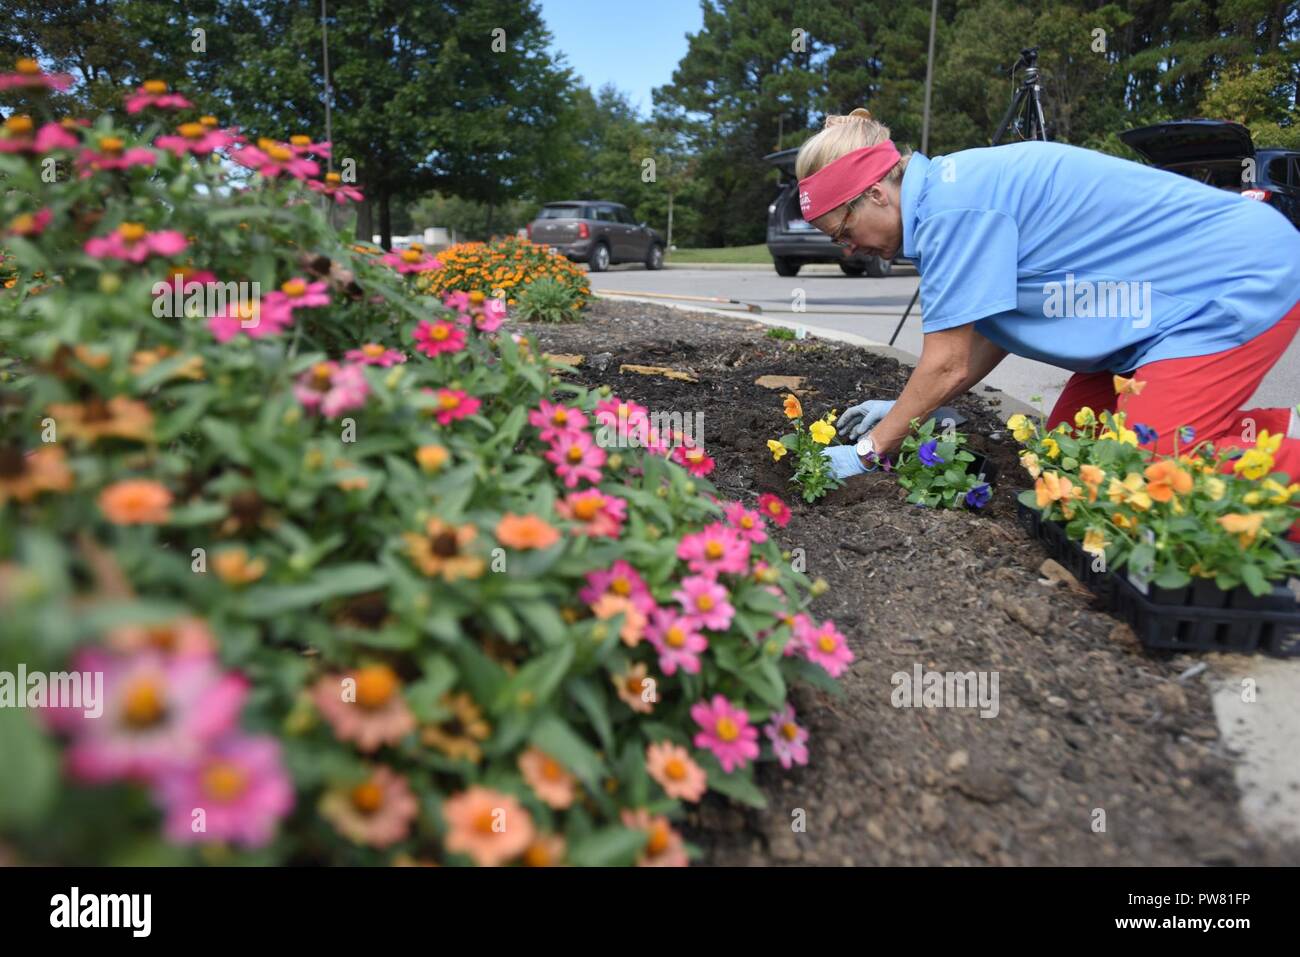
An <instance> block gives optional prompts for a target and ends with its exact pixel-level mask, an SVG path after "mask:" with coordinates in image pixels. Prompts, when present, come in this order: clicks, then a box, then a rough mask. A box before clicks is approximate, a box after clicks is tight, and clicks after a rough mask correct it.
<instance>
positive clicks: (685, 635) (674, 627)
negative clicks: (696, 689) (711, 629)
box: [646, 608, 709, 675]
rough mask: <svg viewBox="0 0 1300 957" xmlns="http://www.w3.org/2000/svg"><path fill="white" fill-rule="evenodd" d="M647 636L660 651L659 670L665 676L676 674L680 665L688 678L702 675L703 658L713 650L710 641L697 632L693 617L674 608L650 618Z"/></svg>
mask: <svg viewBox="0 0 1300 957" xmlns="http://www.w3.org/2000/svg"><path fill="white" fill-rule="evenodd" d="M646 637H647V638H649V639H650V644H652V645H654V646H655V650H656V651H658V652H659V667H660V669H661V670H662V671H663V673H664V674H666V675H672V674H675V673H676V672H677V668H678V666H680V667H681V669H682V670H683V671H685V672H686V673H687V674H688V675H697V674H699V673H700V655H701V654H702V653H703V652H704V651H705V650H706V649H707V648H708V647H709V641H708V639H707V638H705V637H704V636H703V635H701V634H700V633H699V632H698V631H697V630H696V626H695V622H694V621H693V620H692V619H691V618H688V617H687V616H685V615H679V614H678V613H677V612H675V611H673V610H672V609H671V608H659V609H656V610H655V612H654V614H653V615H651V616H650V630H649V631H648V632H647V633H646Z"/></svg>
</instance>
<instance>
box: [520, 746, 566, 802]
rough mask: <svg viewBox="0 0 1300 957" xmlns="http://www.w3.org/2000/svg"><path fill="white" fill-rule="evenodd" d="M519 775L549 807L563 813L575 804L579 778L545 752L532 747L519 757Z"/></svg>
mask: <svg viewBox="0 0 1300 957" xmlns="http://www.w3.org/2000/svg"><path fill="white" fill-rule="evenodd" d="M519 773H520V774H522V775H523V776H524V782H525V783H526V784H527V785H528V786H529V787H530V788H532V789H533V793H534V794H536V795H537V796H538V797H539V798H540V799H541V800H542V802H543V803H544V804H546V805H547V806H548V807H552V808H554V809H555V810H557V811H562V810H564V809H565V808H567V807H569V805H571V804H572V803H573V798H574V795H575V794H576V793H577V784H578V780H577V778H575V777H574V776H573V775H572V774H570V773H569V772H568V771H566V770H565V769H564V766H563V765H562V764H560V762H558V761H556V760H555V759H554V758H553V757H551V756H550V755H549V754H547V753H546V752H545V751H542V750H541V749H539V748H536V747H532V748H529V749H528V750H527V751H525V752H524V753H523V754H521V755H519Z"/></svg>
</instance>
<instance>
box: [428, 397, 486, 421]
mask: <svg viewBox="0 0 1300 957" xmlns="http://www.w3.org/2000/svg"><path fill="white" fill-rule="evenodd" d="M425 391H426V392H427V391H428V390H427V389H426V390H425ZM437 395H438V405H437V412H436V417H437V419H438V424H439V425H450V424H451V423H452V422H454V421H455V420H456V419H463V418H465V417H466V416H468V415H473V414H474V413H475V412H477V411H478V408H479V406H480V405H482V402H481V401H479V399H478V398H477V397H475V396H472V395H470V394H469V393H468V392H466V391H464V390H463V389H439V390H438V392H437Z"/></svg>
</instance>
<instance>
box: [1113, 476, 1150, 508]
mask: <svg viewBox="0 0 1300 957" xmlns="http://www.w3.org/2000/svg"><path fill="white" fill-rule="evenodd" d="M1106 495H1107V496H1108V497H1109V498H1110V500H1111V501H1112V502H1114V503H1116V504H1117V505H1118V504H1120V503H1121V502H1122V503H1123V504H1125V505H1132V506H1133V507H1134V508H1136V509H1138V510H1139V511H1142V512H1145V511H1146V510H1147V509H1149V508H1150V507H1151V496H1150V495H1148V494H1147V492H1146V483H1145V482H1144V481H1143V479H1142V476H1141V475H1139V474H1138V473H1137V472H1129V473H1128V475H1126V476H1125V477H1124V481H1122V482H1121V481H1120V480H1119V479H1115V478H1113V479H1111V480H1110V485H1109V486H1108V487H1107V489H1106Z"/></svg>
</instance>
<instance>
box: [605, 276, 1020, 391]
mask: <svg viewBox="0 0 1300 957" xmlns="http://www.w3.org/2000/svg"><path fill="white" fill-rule="evenodd" d="M595 296H596V298H601V296H600V294H599V293H595ZM609 299H610V300H613V301H618V300H623V301H626V302H642V303H645V304H646V305H650V306H667V307H668V308H669V309H676V310H677V311H678V312H704V313H710V314H712V315H715V316H726V317H728V318H731V319H748V320H749V321H750V322H756V323H759V324H760V325H764V326H780V327H781V328H784V329H794V330H798V329H799V328H800V327H801V326H802V327H803V328H804V329H805V330H807V332H808V333H809V334H810V335H813V336H816V337H817V338H819V339H829V340H832V341H835V342H843V343H845V344H846V345H850V346H859V347H861V348H863V349H866V350H867V351H868V352H872V353H875V354H876V355H880V356H886V357H887V358H890V359H894V360H896V361H898V362H900V363H902V364H903V365H905V366H911V367H913V368H915V367H916V363H917V361H918V360H919V357H918V356H916V355H914V354H912V353H910V352H905V351H904V350H902V349H897V348H895V347H893V346H890V345H886V344H885V343H883V342H877V341H876V340H875V339H868V338H867V337H866V336H859V335H856V334H854V333H852V332H839V331H836V330H834V329H822V328H819V327H814V326H808V325H805V324H803V323H799V322H792V321H790V320H787V319H775V318H772V317H770V316H767V315H757V314H755V313H752V312H742V311H740V310H738V309H715V308H712V307H710V306H696V305H688V304H686V303H677V302H666V301H664V300H662V299H647V298H645V297H643V296H624V295H621V294H620V295H616V296H610V297H609ZM977 388H978V387H977ZM972 394H973V395H975V396H976V397H977V398H980V399H983V400H985V401H986V402H987V401H988V400H989V399H997V400H999V402H1000V404H999V405H998V407H997V408H998V411H999V412H1003V413H1005V414H1006V416H1011V415H1014V414H1015V413H1017V412H1019V413H1021V414H1023V415H1032V416H1037V415H1038V414H1039V413H1038V410H1037V409H1036V408H1034V407H1033V406H1032V405H1029V404H1028V403H1026V402H1021V401H1020V400H1019V399H1017V398H1015V397H1014V396H1011V395H1008V394H1007V393H1006V392H1003V391H1002V390H1001V389H992V390H990V391H987V392H985V391H980V392H975V391H973V390H972Z"/></svg>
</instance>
